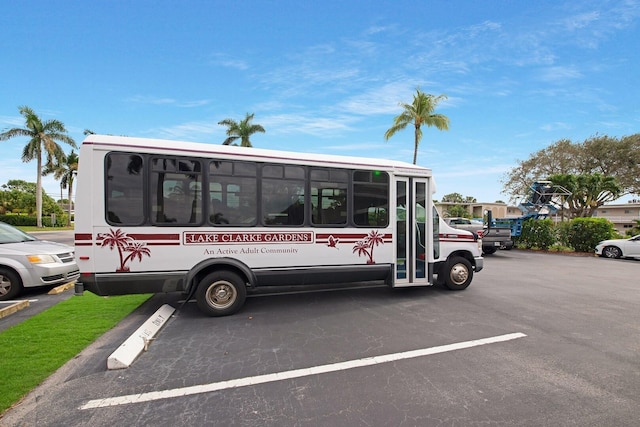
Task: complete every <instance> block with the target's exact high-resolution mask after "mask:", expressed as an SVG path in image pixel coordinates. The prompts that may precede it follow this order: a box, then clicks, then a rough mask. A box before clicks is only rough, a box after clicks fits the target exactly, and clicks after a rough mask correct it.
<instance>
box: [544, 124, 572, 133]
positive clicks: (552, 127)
mask: <svg viewBox="0 0 640 427" xmlns="http://www.w3.org/2000/svg"><path fill="white" fill-rule="evenodd" d="M571 128H572V126H571V125H570V124H568V123H563V122H553V123H548V124H545V125H542V126H540V129H541V130H543V131H546V132H552V131H556V130H568V129H571Z"/></svg>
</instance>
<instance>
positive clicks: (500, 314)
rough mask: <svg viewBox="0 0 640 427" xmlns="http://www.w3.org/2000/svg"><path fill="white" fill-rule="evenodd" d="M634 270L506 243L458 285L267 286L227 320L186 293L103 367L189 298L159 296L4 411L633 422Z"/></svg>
mask: <svg viewBox="0 0 640 427" xmlns="http://www.w3.org/2000/svg"><path fill="white" fill-rule="evenodd" d="M638 268H640V263H639V262H635V261H624V260H604V259H598V258H594V257H588V258H584V257H570V256H563V255H546V254H538V253H529V252H522V251H500V252H498V253H497V254H496V255H493V256H491V257H487V259H486V261H485V270H483V271H482V272H481V273H479V274H478V275H477V276H476V278H475V282H474V283H473V284H472V285H471V286H470V287H469V288H468V289H467V290H466V291H463V292H449V291H446V290H441V289H437V288H430V289H404V290H392V289H387V288H374V289H352V290H344V291H333V292H313V293H302V294H290V295H273V296H260V297H252V298H250V299H249V300H248V301H247V304H246V306H245V308H244V309H243V310H242V311H241V312H240V313H238V314H237V315H234V316H230V317H224V318H208V317H204V316H202V315H201V314H200V312H199V311H198V309H197V307H196V306H195V304H192V303H187V304H185V305H184V306H183V307H182V309H181V310H180V311H179V312H178V313H177V315H176V316H174V317H173V318H172V319H171V320H170V321H169V322H168V323H167V324H166V326H165V327H164V329H163V330H162V331H161V332H160V334H159V335H158V336H157V338H156V340H155V341H153V343H152V344H151V346H150V348H149V349H148V351H147V352H146V353H143V354H142V356H141V357H140V358H139V359H138V360H137V361H136V362H135V363H134V364H133V365H132V366H131V367H130V368H128V369H125V370H116V371H108V370H107V369H106V359H107V357H108V356H109V354H110V353H111V352H113V350H115V348H117V346H118V345H119V344H120V343H121V342H122V341H123V340H124V339H126V337H127V336H128V335H127V334H130V333H131V332H132V331H133V330H135V329H136V328H137V327H138V326H139V325H140V324H141V323H142V322H144V320H145V319H146V318H147V317H148V316H149V315H150V314H151V313H153V311H154V310H155V309H157V308H158V307H160V306H161V305H162V304H164V303H169V304H171V305H173V306H174V307H176V308H177V307H179V306H180V305H181V302H180V300H179V295H157V296H156V297H154V298H152V299H151V300H149V301H148V302H147V303H146V304H144V305H143V307H142V308H141V309H140V310H139V311H137V312H136V313H134V314H133V315H132V316H130V317H129V318H127V319H126V320H125V321H124V322H123V323H122V324H121V325H119V327H118V328H116V329H114V330H113V331H111V332H109V333H108V334H106V335H105V336H103V337H102V338H101V339H100V340H99V341H97V342H96V343H95V344H94V345H92V346H91V347H90V348H89V349H87V350H86V351H85V352H83V353H81V354H80V355H79V356H78V357H77V358H76V359H74V360H73V361H72V362H70V363H69V364H68V365H67V366H65V367H64V368H63V369H61V370H60V371H59V372H57V373H56V374H55V375H54V376H52V377H51V378H50V379H49V380H48V381H47V382H46V384H44V385H43V386H42V387H40V388H38V389H37V390H35V392H34V393H33V394H32V395H31V396H29V398H27V399H26V400H25V402H24V403H23V404H21V405H20V406H19V407H18V408H16V409H14V410H12V411H10V413H8V414H7V416H6V417H5V419H3V420H0V425H4V424H2V422H5V423H8V424H7V425H92V426H101V425H104V426H107V425H187V424H188V425H225V426H227V425H274V426H275V425H278V426H282V425H314V426H317V425H327V426H335V425H436V424H438V425H439V424H444V425H453V424H459V425H477V424H505V425H633V424H634V423H635V422H636V420H637V418H638V416H639V415H640V410H638V409H637V408H638V407H640V398H638V396H639V395H640V393H639V392H640V381H638V378H637V350H638V348H640V334H638V331H639V330H638V325H640V315H639V314H638V310H637V309H636V307H637V306H638V303H639V302H640V301H639V300H640V296H639V293H638V292H637V284H636V283H635V281H634V280H633V278H634V277H637V274H638ZM14 422H17V423H14ZM20 423H23V424H20Z"/></svg>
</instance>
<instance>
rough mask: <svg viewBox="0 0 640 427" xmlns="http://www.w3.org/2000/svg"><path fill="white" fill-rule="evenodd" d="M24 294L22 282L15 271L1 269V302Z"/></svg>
mask: <svg viewBox="0 0 640 427" xmlns="http://www.w3.org/2000/svg"><path fill="white" fill-rule="evenodd" d="M20 292H22V281H21V280H20V276H18V275H17V274H16V273H15V272H14V271H13V270H11V269H8V268H0V301H8V300H11V299H13V298H15V297H17V296H18V295H19V294H20Z"/></svg>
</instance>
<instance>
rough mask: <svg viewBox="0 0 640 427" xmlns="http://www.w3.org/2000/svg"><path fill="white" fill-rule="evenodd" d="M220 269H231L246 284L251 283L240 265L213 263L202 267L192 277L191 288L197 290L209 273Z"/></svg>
mask: <svg viewBox="0 0 640 427" xmlns="http://www.w3.org/2000/svg"><path fill="white" fill-rule="evenodd" d="M218 271H229V272H231V273H234V274H237V275H238V276H239V277H240V278H242V280H243V281H244V282H245V284H248V285H251V282H250V280H249V278H248V277H247V274H246V273H245V272H244V271H243V270H242V269H241V268H239V267H237V266H235V265H231V264H211V265H208V266H206V267H203V268H201V269H200V270H199V271H198V272H197V273H196V274H195V275H194V276H193V277H192V279H191V283H189V289H190V290H191V291H195V289H196V288H197V287H198V284H199V283H200V282H201V281H202V279H204V278H205V277H207V276H208V275H209V274H211V273H214V272H218Z"/></svg>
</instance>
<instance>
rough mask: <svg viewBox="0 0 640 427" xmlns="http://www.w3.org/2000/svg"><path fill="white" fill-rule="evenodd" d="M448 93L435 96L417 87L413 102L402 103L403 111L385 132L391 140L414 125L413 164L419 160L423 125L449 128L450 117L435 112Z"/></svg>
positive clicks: (443, 128)
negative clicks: (397, 133)
mask: <svg viewBox="0 0 640 427" xmlns="http://www.w3.org/2000/svg"><path fill="white" fill-rule="evenodd" d="M443 99H447V96H446V95H439V96H434V95H431V94H427V93H424V92H422V91H421V90H420V88H417V89H416V93H415V94H414V95H413V102H412V103H411V104H405V103H400V104H399V105H400V106H401V107H402V109H403V111H402V113H400V114H399V115H398V116H396V117H395V118H394V119H393V126H391V127H390V128H389V129H388V130H387V131H386V132H385V134H384V139H385V140H386V141H388V140H389V138H391V137H392V136H393V135H395V134H396V132H398V131H400V130H403V129H404V128H406V127H407V126H408V125H409V124H413V126H414V129H415V130H414V150H413V164H414V165H415V164H416V161H417V160H418V145H420V141H421V140H422V125H426V126H435V127H436V128H437V129H438V130H449V118H448V117H447V116H445V115H443V114H436V113H434V111H435V109H436V106H437V105H438V103H439V102H440V101H442V100H443Z"/></svg>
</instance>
